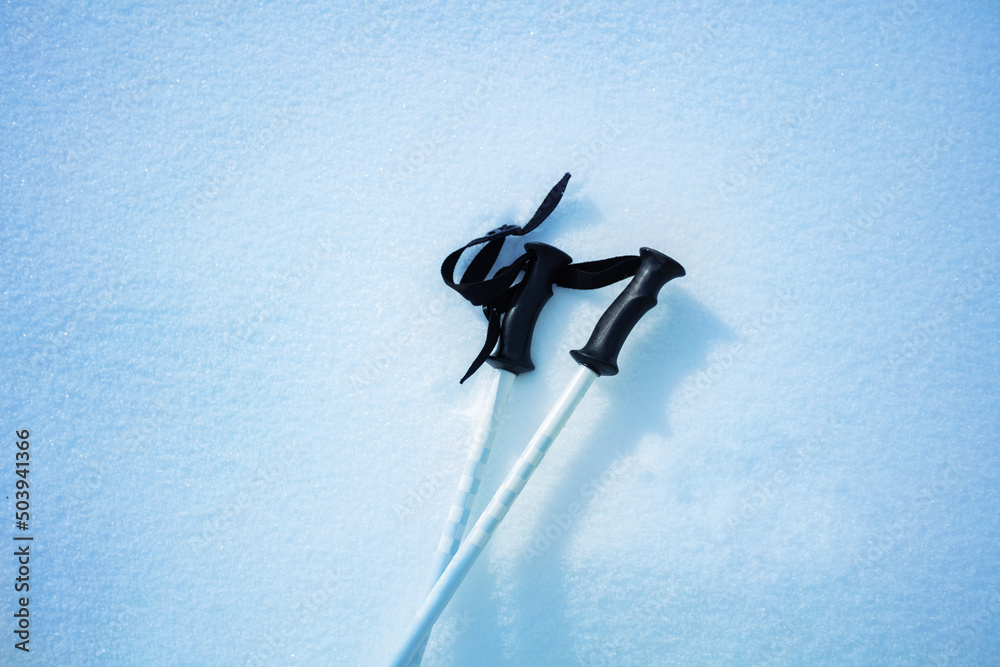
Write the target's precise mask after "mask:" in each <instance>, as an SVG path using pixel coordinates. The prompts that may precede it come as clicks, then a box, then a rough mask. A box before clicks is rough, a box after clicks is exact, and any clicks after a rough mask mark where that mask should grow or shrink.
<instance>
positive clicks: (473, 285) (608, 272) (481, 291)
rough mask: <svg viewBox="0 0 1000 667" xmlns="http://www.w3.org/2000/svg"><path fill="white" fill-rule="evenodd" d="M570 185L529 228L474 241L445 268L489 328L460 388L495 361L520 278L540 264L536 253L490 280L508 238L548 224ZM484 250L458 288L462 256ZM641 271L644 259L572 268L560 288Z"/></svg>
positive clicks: (558, 189)
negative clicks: (457, 273) (531, 265)
mask: <svg viewBox="0 0 1000 667" xmlns="http://www.w3.org/2000/svg"><path fill="white" fill-rule="evenodd" d="M569 179H570V175H569V174H568V173H567V174H565V175H564V176H563V177H562V178H561V179H560V180H559V182H558V183H556V185H555V187H553V188H552V189H551V190H550V191H549V193H548V194H547V195H546V196H545V199H544V200H542V204H541V205H540V206H539V207H538V210H536V211H535V214H534V215H533V216H531V220H529V221H528V222H527V224H525V225H524V226H523V227H518V226H517V225H504V226H502V227H498V228H497V229H494V230H493V231H491V232H489V233H487V234H486V235H485V236H480V237H479V238H477V239H473V240H472V241H469V242H468V243H466V244H465V245H464V246H462V247H461V248H459V249H458V250H456V251H455V252H453V253H451V254H450V255H448V257H446V258H445V260H444V262H443V263H442V264H441V277H442V278H443V279H444V282H445V284H446V285H448V287H450V288H452V289H453V290H455V291H456V292H458V293H459V294H461V295H462V296H463V297H464V298H465V299H466V300H468V301H469V302H470V303H472V304H473V305H475V306H482V308H483V315H484V316H485V317H486V322H487V327H486V342H485V343H484V344H483V347H482V349H481V350H480V351H479V354H477V355H476V358H475V360H473V362H472V365H471V366H469V370H468V371H466V373H465V375H464V376H463V377H462V379H461V381H460V382H465V381H466V380H468V379H469V377H471V376H472V374H473V373H475V372H476V371H477V370H479V368H480V367H481V366H482V365H483V364H484V363H485V362H486V359H487V358H488V357H489V356H490V353H491V352H492V351H493V348H494V347H496V344H497V342H498V341H499V340H500V329H501V323H502V319H503V314H504V313H506V312H507V311H508V310H509V309H510V307H511V305H512V303H513V297H514V294H515V293H516V291H517V286H518V284H519V283H517V282H516V281H517V277H518V276H519V275H520V274H521V272H522V271H524V270H525V269H527V268H528V266H529V263H530V262H533V261H534V260H535V253H534V251H531V250H528V251H525V253H524V254H522V255H521V256H520V257H518V258H517V259H515V260H514V261H513V262H511V263H510V264H509V265H507V266H505V267H503V268H500V269H498V270H497V271H496V273H494V274H493V277H492V278H487V277H486V276H488V275H489V273H490V270H491V269H492V268H493V265H494V264H496V261H497V259H498V258H499V257H500V251H501V250H502V249H503V243H504V241H505V240H506V238H507V237H508V236H524V235H525V234H527V233H529V232H531V231H533V230H534V229H535V228H537V227H538V226H539V225H541V224H542V223H543V222H545V219H546V218H548V217H549V215H551V214H552V211H554V210H555V208H556V206H558V205H559V201H560V200H561V199H562V196H563V193H564V192H565V191H566V184H567V183H569ZM481 244H485V245H483V247H482V248H481V249H480V250H479V251H478V252H477V253H476V256H475V257H473V258H472V261H471V262H470V263H469V266H468V268H466V269H465V272H464V273H463V274H462V277H461V279H460V280H459V281H458V282H455V279H454V276H455V268H456V267H457V266H458V260H459V258H460V257H461V256H462V253H464V252H465V251H466V250H468V249H469V248H472V247H474V246H477V245H481ZM638 268H639V258H638V257H637V256H635V255H626V256H622V257H610V258H608V259H601V260H596V261H592V262H581V263H579V264H570V265H569V266H567V267H566V268H564V269H563V270H562V271H560V272H559V274H558V275H557V276H556V278H555V284H556V285H558V286H560V287H567V288H570V289H583V290H589V289H597V288H599V287H605V286H607V285H610V284H612V283H616V282H618V281H619V280H622V279H624V278H629V277H631V276H633V275H635V272H636V270H638Z"/></svg>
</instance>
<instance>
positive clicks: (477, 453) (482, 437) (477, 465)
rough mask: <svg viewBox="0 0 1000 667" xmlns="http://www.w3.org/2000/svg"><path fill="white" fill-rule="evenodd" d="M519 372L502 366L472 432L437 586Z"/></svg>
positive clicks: (438, 562)
mask: <svg viewBox="0 0 1000 667" xmlns="http://www.w3.org/2000/svg"><path fill="white" fill-rule="evenodd" d="M515 378H517V375H515V374H514V373H511V372H510V371H506V370H503V369H499V370H498V371H497V376H496V379H495V380H494V381H493V391H492V394H493V402H492V406H491V407H489V409H487V410H484V411H483V414H482V417H481V418H480V422H479V425H478V426H477V428H476V432H475V433H474V434H473V436H472V445H471V446H470V447H469V456H468V458H467V459H466V460H465V468H464V469H463V470H462V478H461V479H460V480H459V482H458V488H457V489H456V490H455V498H454V499H453V500H452V502H451V510H449V511H448V518H447V520H446V521H445V524H444V529H443V530H442V531H441V541H440V542H439V543H438V550H437V553H435V554H434V564H433V566H432V567H431V582H430V585H431V587H432V588H433V586H434V584H435V583H437V580H438V579H440V578H441V575H442V574H443V573H444V570H445V568H447V567H448V563H450V562H451V559H452V557H453V556H454V555H455V553H456V552H457V551H458V546H459V544H460V543H461V542H462V535H463V534H464V533H465V526H466V524H467V523H468V522H469V514H470V513H471V512H472V506H473V504H475V502H476V492H477V491H479V483H480V482H481V481H482V476H483V469H484V468H485V467H486V462H487V461H488V460H489V458H490V451H491V450H492V449H493V441H494V440H496V435H497V431H498V430H499V428H500V420H501V419H502V418H503V413H504V409H505V407H506V406H507V398H508V397H509V396H510V390H511V387H512V386H513V385H514V379H515ZM425 648H427V642H426V641H425V642H424V643H423V644H422V645H421V646H420V649H419V650H418V651H417V653H416V655H414V656H413V660H412V661H411V662H410V667H419V665H420V661H421V660H422V659H423V656H424V649H425Z"/></svg>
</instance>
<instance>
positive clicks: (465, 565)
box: [391, 174, 684, 667]
mask: <svg viewBox="0 0 1000 667" xmlns="http://www.w3.org/2000/svg"><path fill="white" fill-rule="evenodd" d="M568 179H569V174H567V175H566V176H564V178H563V180H562V181H560V183H559V184H558V185H557V186H556V188H553V190H552V192H550V193H549V196H548V197H547V198H546V201H545V202H544V203H543V205H542V207H540V208H539V211H538V212H537V213H536V215H535V217H533V218H532V221H531V222H530V223H529V224H528V225H526V226H525V228H523V230H522V231H521V233H526V232H527V231H530V230H531V229H533V228H534V227H537V225H538V224H540V223H541V221H542V220H544V218H545V217H547V215H548V214H549V213H551V210H552V209H553V208H555V205H556V204H558V201H559V198H560V197H561V195H562V191H563V189H564V188H565V184H566V181H567V180H568ZM553 193H556V194H555V196H554V197H553ZM546 208H547V210H544V209H546ZM516 230H517V228H510V227H506V228H501V230H497V231H500V232H501V233H504V234H505V235H506V234H510V233H515V234H516V233H518V231H516ZM490 242H491V243H496V242H497V239H490ZM475 243H476V241H474V242H473V243H471V244H469V246H471V245H473V244H475ZM500 243H502V237H501V240H500ZM469 246H466V247H469ZM461 250H462V249H460V250H459V251H458V252H459V253H460V252H461ZM525 250H526V251H528V253H529V254H530V255H532V257H533V262H532V263H531V264H530V265H529V266H527V268H526V269H525V276H524V279H523V280H522V281H521V283H520V284H519V285H518V286H517V288H516V289H515V290H514V291H513V292H512V293H511V294H510V303H508V304H507V305H506V310H505V314H504V317H503V323H502V326H500V327H499V332H496V333H493V334H492V336H493V340H491V334H488V336H487V345H486V346H485V347H484V350H485V351H486V353H488V352H489V349H492V347H493V345H494V343H495V340H496V339H495V337H496V336H498V337H499V347H498V350H497V352H496V354H494V355H492V356H490V357H488V359H487V360H488V361H489V363H490V365H492V366H494V367H495V368H497V370H498V373H497V377H496V379H495V381H494V385H493V401H492V407H491V409H489V410H487V411H485V412H484V414H483V420H482V422H481V423H480V425H479V428H477V430H476V434H475V437H474V440H473V444H472V446H471V448H470V452H469V457H468V460H467V462H466V465H465V468H464V470H463V474H462V478H461V481H460V482H459V486H458V490H457V492H456V496H455V499H454V501H453V503H452V507H451V510H450V512H449V514H448V519H447V522H446V525H445V529H444V531H443V534H442V538H441V542H440V544H439V545H438V551H437V554H436V556H435V561H434V566H433V570H432V574H433V577H434V579H435V582H436V583H435V584H434V586H433V588H432V589H431V591H430V593H429V594H428V596H427V598H426V600H425V602H424V604H423V605H422V606H421V608H420V609H419V611H418V612H417V615H416V618H415V619H414V621H413V623H412V624H411V626H410V628H409V630H408V631H407V635H406V638H405V640H404V642H403V644H402V646H401V648H400V649H399V651H398V652H397V653H396V654H395V657H394V658H393V661H392V663H391V664H392V665H394V666H396V667H407V666H411V667H412V666H415V665H419V663H420V660H421V657H422V655H423V651H424V649H425V648H426V641H427V638H428V636H429V635H430V632H431V629H432V628H433V625H434V623H435V622H436V621H437V619H438V618H439V617H440V615H441V613H442V612H443V611H444V608H445V607H446V605H447V604H448V602H449V601H450V600H451V598H452V596H453V595H454V594H455V591H456V590H457V589H458V586H459V585H460V584H461V582H462V581H463V580H464V578H465V576H466V575H467V574H468V572H469V570H470V569H471V567H472V565H473V563H475V561H476V559H477V558H478V556H479V554H480V553H482V551H483V549H484V548H485V546H486V544H487V543H488V541H489V539H490V537H492V535H493V533H494V532H495V531H496V528H497V527H498V526H499V524H500V522H501V521H502V520H503V517H504V516H505V515H506V513H507V511H508V510H509V509H510V507H511V506H512V505H513V502H514V501H515V500H516V499H517V497H518V495H519V494H520V492H521V490H522V489H523V488H524V486H525V484H526V483H527V481H528V479H529V478H530V477H531V475H532V473H533V472H534V470H535V468H536V467H537V466H538V464H539V463H540V462H541V459H542V458H543V457H544V455H545V453H546V452H547V451H548V449H549V447H550V446H551V444H552V442H553V441H554V440H555V438H556V436H558V434H559V432H560V431H561V430H562V428H563V426H565V424H566V422H567V421H568V419H569V417H570V415H571V414H572V413H573V411H574V410H575V409H576V407H577V405H579V403H580V401H581V400H582V399H583V396H584V395H585V394H586V392H587V390H588V389H589V388H590V386H591V384H593V381H594V380H595V379H596V378H597V377H599V376H601V375H615V374H617V373H618V366H617V358H618V354H619V352H620V350H621V347H622V345H623V344H624V342H625V339H626V338H627V336H628V335H629V333H630V332H631V331H632V329H633V328H634V326H635V324H636V323H637V322H638V321H639V319H640V318H641V317H642V316H643V315H644V314H645V313H646V312H647V311H648V310H649V309H651V308H652V307H653V306H654V305H655V304H656V295H657V294H658V292H659V290H660V288H661V287H662V286H663V285H664V284H666V283H667V282H668V281H670V280H672V279H673V278H676V277H680V276H683V275H684V269H683V267H681V265H680V264H678V263H677V262H675V261H674V260H673V259H671V258H669V257H667V256H666V255H664V254H662V253H660V252H658V251H656V250H652V249H650V248H642V249H641V250H640V255H639V257H638V258H612V259H611V260H603V261H601V262H592V263H589V264H587V265H576V266H577V267H583V268H578V269H577V272H578V273H580V274H587V275H588V277H586V278H583V279H579V277H577V278H571V279H566V278H564V279H563V280H564V282H563V283H560V281H559V280H558V279H557V276H559V275H560V272H562V274H563V275H565V274H566V272H567V269H568V268H572V267H569V266H568V265H569V264H570V261H571V260H570V258H569V257H568V256H567V255H566V254H565V253H563V252H561V251H560V250H558V249H556V248H553V247H551V246H547V245H544V244H538V243H535V244H531V243H529V244H526V245H525ZM498 253H499V248H495V250H494V251H493V253H492V254H493V258H494V259H495V257H496V255H497V254H498ZM449 259H450V258H449ZM477 259H478V258H477ZM632 259H635V260H637V261H636V262H635V263H634V264H632V263H631V262H630V260H632ZM623 260H625V263H628V267H626V268H625V270H626V271H628V272H629V273H631V272H633V271H634V273H635V275H634V277H633V278H632V281H631V282H630V283H629V285H628V286H627V287H626V288H625V290H624V291H623V292H622V293H621V294H620V295H619V296H618V298H617V299H615V301H614V303H612V305H611V306H610V307H609V308H608V310H607V311H606V312H605V313H604V314H603V315H602V316H601V318H600V320H599V321H598V323H597V326H596V327H595V329H594V332H593V333H592V334H591V336H590V339H589V340H588V342H587V344H586V345H585V346H584V347H583V348H581V349H579V350H573V351H572V352H571V353H570V354H571V355H572V357H573V359H574V360H575V361H577V363H579V364H580V369H579V370H578V371H577V373H576V374H575V375H574V377H573V379H572V380H571V381H570V383H569V385H568V386H567V388H566V389H565V390H564V391H563V393H562V395H561V396H560V397H559V399H558V400H557V401H556V404H555V406H554V407H553V408H552V409H551V410H550V412H549V414H548V415H547V416H546V418H545V419H544V421H543V422H542V424H541V426H540V427H539V428H538V430H537V431H536V433H535V435H534V436H533V437H532V439H531V441H530V442H529V443H528V446H527V447H526V448H525V450H524V451H523V453H522V454H521V456H520V458H519V459H518V461H517V463H515V465H514V467H513V468H512V469H511V471H510V472H509V473H508V475H507V478H506V479H505V480H504V482H503V484H502V485H501V487H500V489H499V490H498V491H497V492H496V493H495V494H494V496H493V498H492V500H491V501H490V503H489V505H488V506H487V508H486V509H485V510H484V511H483V513H482V515H481V516H480V517H479V519H478V521H477V522H476V523H475V525H474V526H473V528H472V531H471V532H470V534H469V536H468V538H466V540H465V541H464V542H463V541H462V536H463V533H464V531H465V526H466V524H467V522H468V519H469V515H470V512H471V509H472V506H473V503H474V500H475V496H476V492H477V490H478V487H479V483H480V479H481V475H482V470H483V467H484V466H485V464H486V461H487V459H488V457H489V453H490V449H491V448H492V443H493V440H494V438H495V436H496V432H497V427H498V426H499V422H500V418H501V416H502V414H503V411H504V407H505V405H506V401H507V397H508V396H509V393H510V390H511V387H512V385H513V380H514V378H515V377H516V376H517V375H519V374H521V373H523V372H527V371H530V370H533V368H534V365H533V364H532V363H531V358H530V347H531V337H532V332H533V329H534V325H535V323H536V321H537V318H538V315H539V313H540V312H541V309H542V307H543V306H544V305H545V303H546V302H547V301H548V299H549V298H550V297H551V296H552V285H553V284H564V285H565V286H573V287H581V288H584V289H587V288H592V287H595V286H602V285H601V284H600V283H602V282H603V284H608V283H609V282H613V281H615V280H617V279H620V278H619V277H615V276H616V275H618V274H621V268H622V266H624V264H623ZM475 262H476V260H474V261H473V264H475ZM447 264H448V262H447V261H446V265H447ZM444 268H445V267H443V273H444ZM453 268H454V266H453V265H452V267H451V268H450V269H448V271H449V272H450V271H451V270H453ZM480 268H481V267H480ZM508 268H509V267H508ZM487 271H488V267H487V268H486V269H485V270H482V276H485V274H486V272H487ZM588 272H589V273H588ZM500 273H501V272H498V275H500ZM598 274H601V277H600V278H595V277H594V276H595V275H598ZM467 275H468V272H467ZM445 280H446V282H449V278H448V276H447V275H446V277H445ZM463 282H472V281H466V280H465V277H463ZM449 284H451V283H450V282H449ZM588 285H589V287H588ZM467 298H469V297H468V296H467ZM470 300H473V299H471V298H470ZM487 319H488V320H490V323H491V329H493V328H494V324H495V320H494V319H493V318H492V317H491V313H490V312H489V311H488V310H487ZM484 358H485V355H483V354H482V353H481V355H480V358H479V359H477V362H474V363H473V366H472V368H470V371H469V372H468V373H467V374H466V378H467V377H468V376H469V375H470V374H471V373H472V372H474V371H475V369H476V368H477V367H478V364H481V363H482V361H483V360H484ZM464 379H465V378H463V381H464Z"/></svg>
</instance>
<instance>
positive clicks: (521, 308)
mask: <svg viewBox="0 0 1000 667" xmlns="http://www.w3.org/2000/svg"><path fill="white" fill-rule="evenodd" d="M524 249H525V250H533V251H534V252H535V260H534V261H533V262H531V264H530V266H529V267H528V270H527V273H526V274H525V276H524V279H523V280H522V281H521V283H520V285H519V286H518V289H517V293H516V294H515V295H514V305H512V306H511V307H510V310H508V311H507V314H506V315H504V319H503V325H502V326H501V328H500V344H499V346H497V352H496V354H494V355H492V356H491V357H490V358H489V359H488V360H487V361H488V363H489V364H490V366H493V367H494V368H501V369H503V370H505V371H510V372H511V373H514V374H515V375H520V374H521V373H527V372H528V371H533V370H535V365H534V364H533V363H531V334H532V333H533V332H534V330H535V322H537V321H538V314H539V313H541V312H542V308H543V307H544V306H545V304H546V302H547V301H548V300H549V299H550V298H551V297H552V283H554V282H555V277H556V274H557V273H559V271H561V270H562V268H563V267H564V266H566V265H567V264H569V263H570V262H572V261H573V259H572V258H571V257H570V256H569V255H567V254H566V253H564V252H563V251H562V250H559V249H558V248H553V247H552V246H550V245H546V244H545V243H525V244H524Z"/></svg>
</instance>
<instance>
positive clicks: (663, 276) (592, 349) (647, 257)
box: [570, 248, 684, 375]
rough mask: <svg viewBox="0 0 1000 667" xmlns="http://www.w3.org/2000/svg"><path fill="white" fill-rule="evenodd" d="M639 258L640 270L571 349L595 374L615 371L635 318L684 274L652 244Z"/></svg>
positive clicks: (637, 318) (679, 267)
mask: <svg viewBox="0 0 1000 667" xmlns="http://www.w3.org/2000/svg"><path fill="white" fill-rule="evenodd" d="M639 259H640V264H639V270H638V271H637V272H636V274H635V277H634V278H632V282H630V283H629V284H628V286H627V287H626V288H625V289H624V291H622V293H621V294H619V295H618V298H617V299H615V301H614V303H612V304H611V306H610V307H609V308H608V309H607V310H606V311H604V314H603V315H601V319H600V320H598V321H597V326H596V327H594V333H592V334H590V340H588V341H587V344H586V345H584V346H583V347H582V348H580V349H579V350H573V351H571V352H570V354H571V355H572V356H573V359H575V360H576V362H577V363H578V364H582V365H584V366H586V367H587V368H589V369H590V370H592V371H594V372H595V373H597V374H598V375H616V374H617V373H618V353H619V352H621V349H622V345H623V344H624V343H625V339H626V338H628V335H629V334H630V333H631V332H632V328H633V327H635V325H636V322H638V321H639V320H640V319H641V318H642V316H643V315H645V314H646V313H647V312H648V311H649V310H650V309H651V308H652V307H653V306H655V305H656V295H657V294H658V293H659V291H660V288H661V287H663V286H664V285H666V284H667V283H668V282H669V281H671V280H673V279H674V278H680V277H681V276H683V275H684V267H683V266H681V265H680V264H678V263H677V262H675V261H674V260H672V259H670V258H669V257H667V256H666V255H664V254H663V253H662V252H659V251H657V250H653V249H652V248H642V249H640V250H639Z"/></svg>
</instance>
